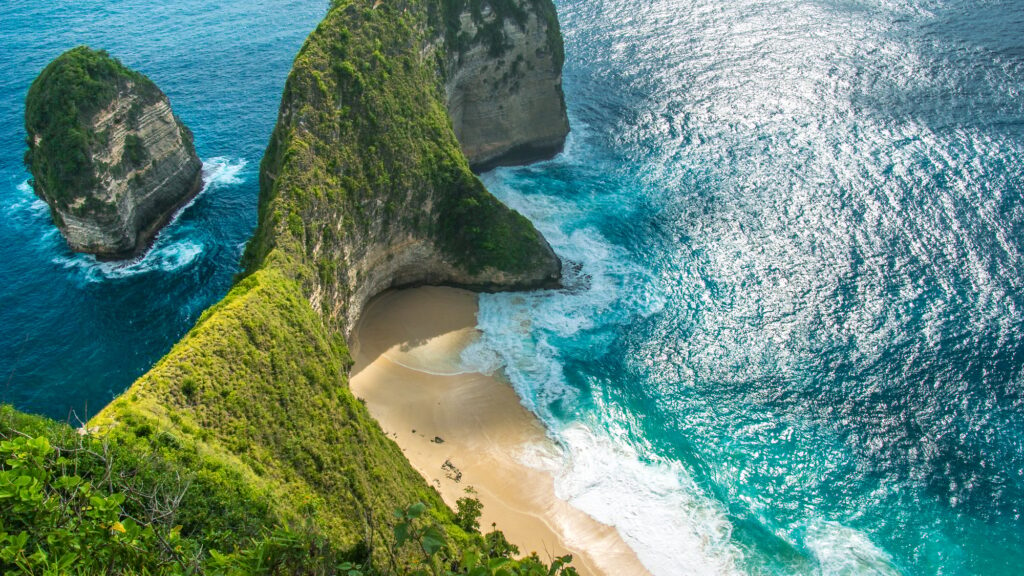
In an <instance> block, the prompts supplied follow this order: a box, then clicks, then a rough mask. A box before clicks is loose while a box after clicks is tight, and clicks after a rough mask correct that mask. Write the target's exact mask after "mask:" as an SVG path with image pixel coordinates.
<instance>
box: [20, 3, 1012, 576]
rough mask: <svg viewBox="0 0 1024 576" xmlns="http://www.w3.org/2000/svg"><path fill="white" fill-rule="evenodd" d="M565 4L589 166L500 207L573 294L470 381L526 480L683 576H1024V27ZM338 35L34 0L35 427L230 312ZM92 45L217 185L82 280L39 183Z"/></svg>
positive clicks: (547, 176)
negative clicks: (242, 257)
mask: <svg viewBox="0 0 1024 576" xmlns="http://www.w3.org/2000/svg"><path fill="white" fill-rule="evenodd" d="M556 4H557V6H558V9H559V13H560V17H561V20H562V24H563V33H564V35H565V38H566V53H567V62H566V69H565V90H566V96H567V100H568V105H569V114H570V120H571V122H572V126H573V132H572V134H571V135H570V138H569V141H568V143H567V147H566V150H565V153H564V154H562V155H560V156H559V157H557V158H556V159H554V160H552V161H550V162H545V163H541V164H537V165H534V166H530V167H525V168H511V169H500V170H497V171H494V172H491V173H488V174H486V175H484V180H485V182H486V183H487V184H488V185H489V186H490V187H491V189H492V190H493V191H494V192H495V193H496V194H498V195H499V196H500V197H501V198H503V199H504V200H505V201H507V202H508V203H510V204H511V205H513V206H514V207H516V208H517V209H519V210H520V211H522V212H523V213H525V214H527V215H528V216H530V217H531V219H533V220H534V222H536V223H537V225H538V227H539V228H540V229H541V230H542V231H543V232H544V233H545V234H546V235H547V237H548V238H549V240H550V241H551V242H552V244H553V245H554V247H555V249H556V251H557V252H559V254H560V255H562V257H563V258H564V259H565V260H566V262H567V266H566V270H567V279H566V284H567V288H566V289H565V290H560V291H547V292H538V293H530V294H497V295H484V296H482V297H481V311H480V317H479V322H480V327H481V329H482V330H483V338H482V340H481V341H480V342H479V343H478V344H477V345H475V346H473V347H472V348H471V349H469V350H468V351H467V353H466V354H467V357H466V360H467V362H471V363H472V365H474V366H490V367H492V368H497V367H501V368H503V369H504V372H505V373H506V374H507V375H508V377H509V379H510V380H511V381H512V383H513V384H514V385H515V387H516V389H517V390H518V392H519V393H520V395H521V397H522V399H523V402H524V404H526V405H527V406H528V407H530V408H531V409H533V410H534V411H535V412H536V413H537V414H538V415H539V416H540V417H541V418H542V419H543V420H544V421H545V422H546V424H547V425H548V427H549V429H550V431H551V435H552V437H553V438H554V439H555V440H556V441H557V442H558V444H559V445H560V447H561V452H560V453H558V454H550V453H547V452H545V451H543V450H537V451H536V453H527V454H524V455H523V458H524V459H525V460H526V461H528V462H530V463H532V464H534V465H536V466H538V467H543V468H546V469H548V470H551V471H552V472H553V473H554V474H555V476H556V488H557V490H558V492H559V494H560V495H562V496H563V497H565V498H567V499H569V500H570V501H571V502H572V503H573V504H575V505H576V506H578V507H580V508H582V509H584V510H586V511H587V512H589V513H590V514H592V515H594V516H595V517H597V518H598V519H601V520H603V521H605V522H608V523H611V524H614V525H616V526H617V527H618V528H619V530H620V532H621V533H622V534H623V535H624V537H625V538H626V540H627V542H629V543H630V544H631V545H632V546H633V547H634V548H635V549H636V550H637V553H638V554H639V556H640V558H641V559H642V560H643V561H644V563H645V564H646V565H647V566H648V567H649V568H650V569H651V570H652V571H653V572H654V573H655V574H657V575H659V576H670V575H677V574H723V573H753V574H890V573H903V574H922V575H924V574H979V575H981V574H986V575H988V574H991V575H1002V574H1019V573H1022V572H1024V519H1022V517H1021V514H1022V513H1024V274H1022V273H1024V0H996V1H992V2H984V1H982V2H977V1H975V2H968V1H966V0H955V1H954V0H946V1H911V0H876V1H859V2H851V1H837V0H831V1H816V2H804V1H799V2H798V1H796V0H773V1H768V0H735V1H732V2H723V1H722V0H694V1H692V2H679V1H677V0H649V1H641V2H627V1H625V0H587V1H583V0H572V1H570V0H560V1H557V2H556ZM325 8H326V2H321V1H318V2H298V1H288V0H274V1H271V0H263V1H259V2H239V1H233V2H226V1H220V2H198V1H194V0H183V1H180V2H175V3H162V2H155V1H153V0H131V1H124V2H99V1H85V2H45V3H44V2H37V1H31V2H30V1H26V0H13V1H12V0H7V1H5V2H4V3H3V4H2V5H0V23H2V25H0V128H2V129H0V205H2V206H3V208H4V210H3V215H2V217H0V245H2V246H4V247H5V255H4V257H3V258H0V297H2V302H3V306H2V307H0V330H2V332H0V334H2V338H3V342H2V344H0V371H2V372H0V378H3V383H4V386H3V387H2V388H0V393H2V398H0V399H2V400H4V401H7V402H13V403H14V404H15V405H17V406H18V407H20V408H23V409H26V410H30V411H35V412H42V413H45V414H49V415H51V416H54V417H58V418H66V417H67V414H68V411H69V410H70V409H74V410H75V411H76V412H77V413H79V414H84V413H86V412H88V413H94V412H95V411H96V409H98V408H99V407H101V406H102V405H104V404H105V403H106V402H108V401H109V400H110V398H112V397H113V396H115V395H116V394H118V393H120V392H121V391H123V390H124V389H125V388H126V387H127V386H128V385H130V383H131V382H132V381H133V380H134V379H135V378H136V377H137V376H138V375H140V374H141V373H143V372H145V370H146V369H147V368H148V367H149V366H151V365H152V363H153V362H155V361H156V360H157V359H158V358H159V357H160V356H161V355H162V354H164V353H165V352H166V351H167V350H168V349H169V348H170V347H171V346H172V345H173V344H174V342H175V341H176V340H177V339H178V338H179V337H180V336H181V335H182V334H183V333H184V332H185V331H186V330H188V328H189V327H190V326H191V324H192V323H193V322H194V321H195V319H196V318H197V317H198V315H199V313H200V312H201V311H202V310H203V309H204V308H206V307H207V306H209V305H210V304H212V303H213V302H215V301H216V300H217V299H218V298H219V297H220V296H221V295H223V294H224V293H225V292H226V290H227V288H228V286H229V285H230V281H231V277H232V274H234V273H235V272H236V271H237V261H238V257H239V254H240V251H241V248H242V246H243V245H244V242H245V241H246V240H247V238H248V236H249V234H250V232H251V230H252V228H253V226H254V224H255V216H256V211H255V206H256V195H257V184H256V174H257V169H258V164H259V159H260V156H261V154H262V151H263V148H264V147H265V145H266V142H267V138H268V136H269V133H270V130H271V128H272V127H273V123H274V120H275V117H276V110H277V105H278V100H279V97H280V93H281V89H282V87H283V83H284V79H285V77H286V75H287V71H288V69H289V67H290V62H291V59H292V58H293V56H294V54H295V53H296V52H297V50H298V48H299V46H300V44H301V42H302V39H303V38H304V37H305V35H306V34H307V33H308V32H309V31H310V30H312V28H313V27H314V26H315V24H316V22H317V20H318V19H319V18H320V17H321V16H322V14H323V11H324V10H325ZM79 43H88V44H90V45H92V46H93V47H96V48H106V49H108V50H110V51H111V53H113V54H114V55H116V56H118V57H120V58H121V59H122V60H123V61H124V62H125V63H126V64H128V65H129V66H132V67H134V68H137V69H139V70H141V71H143V72H145V73H146V74H148V75H149V76H150V77H151V78H153V80H155V81H156V82H157V83H158V84H159V85H160V86H161V87H162V88H163V89H164V90H165V91H166V92H167V93H168V95H169V96H170V98H171V102H172V105H173V106H174V108H175V110H176V112H177V113H178V114H179V115H180V116H181V117H182V119H183V120H184V121H185V122H186V123H187V124H188V125H189V126H190V127H191V128H192V129H193V131H194V132H195V134H196V141H197V146H198V149H199V153H200V156H201V157H202V158H203V159H204V161H205V162H206V170H207V174H208V181H209V185H208V187H207V190H206V191H205V192H204V193H203V194H202V195H201V196H200V197H199V198H198V200H197V201H196V202H195V203H194V204H193V205H192V206H191V207H189V208H188V209H186V210H185V211H184V212H183V213H182V214H181V216H180V217H179V218H178V220H177V221H176V222H175V224H173V225H172V226H171V227H169V228H168V229H167V230H166V231H165V232H164V234H163V235H161V237H160V239H159V240H158V241H157V243H156V246H155V247H154V249H153V250H152V251H151V252H150V253H149V254H148V255H147V256H146V257H145V258H143V259H142V260H141V261H138V262H135V263H132V264H130V265H127V266H115V265H112V264H101V263H97V262H95V261H94V260H92V259H90V258H88V257H83V256H75V255H73V254H71V253H70V252H68V251H67V249H66V248H65V247H64V245H63V243H62V240H61V238H60V236H59V235H58V234H57V233H56V231H55V230H54V228H53V226H52V224H50V223H49V221H48V216H47V214H46V209H45V206H44V205H42V204H41V203H40V202H39V201H37V200H35V198H34V197H33V196H32V193H31V190H30V189H29V188H28V186H27V184H26V180H27V178H28V174H27V173H26V172H25V170H24V168H23V167H22V166H21V155H22V152H23V150H24V146H23V138H24V134H23V129H22V114H23V100H24V94H25V92H26V90H27V88H28V86H29V83H30V82H31V80H32V78H33V77H34V76H35V74H37V73H38V71H39V70H40V69H41V68H42V67H43V66H44V65H45V64H46V62H48V61H49V60H50V59H52V58H53V57H54V56H56V55H57V54H59V53H60V52H61V51H63V50H64V49H66V48H69V47H71V46H73V45H76V44H79ZM86 406H88V409H86Z"/></svg>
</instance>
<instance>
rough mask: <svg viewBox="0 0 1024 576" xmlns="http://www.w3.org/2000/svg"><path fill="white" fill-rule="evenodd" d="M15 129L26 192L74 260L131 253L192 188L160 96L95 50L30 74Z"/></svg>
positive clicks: (194, 167)
mask: <svg viewBox="0 0 1024 576" xmlns="http://www.w3.org/2000/svg"><path fill="white" fill-rule="evenodd" d="M25 129H26V132H27V144H28V152H27V153H26V155H25V162H26V165H27V166H28V167H29V169H30V171H31V172H32V185H33V187H34V189H35V192H36V194H37V195H38V196H39V197H40V198H42V199H43V200H44V201H46V203H47V204H48V205H49V206H50V214H51V216H52V217H53V221H54V223H55V224H56V225H57V227H58V229H60V232H61V234H63V236H64V238H65V240H67V243H68V246H70V248H71V249H72V250H74V251H76V252H86V253H90V254H95V255H97V256H98V257H101V258H106V259H117V258H126V257H131V256H134V255H136V254H138V253H139V252H141V251H142V250H144V249H145V248H146V247H147V245H148V243H149V242H150V240H151V239H152V238H153V236H154V235H155V234H156V233H157V232H158V231H159V230H160V228H161V227H162V226H163V225H164V224H166V223H167V222H168V220H170V218H171V217H172V216H173V215H174V213H175V212H176V211H177V210H178V209H179V208H180V207H181V206H183V205H184V204H185V203H187V202H188V201H189V200H191V199H192V198H193V197H194V196H195V195H196V194H197V193H198V192H199V190H200V188H201V186H202V162H200V160H199V157H198V156H196V152H195V146H194V145H193V140H192V133H191V132H190V131H189V129H188V128H187V127H186V126H185V125H184V124H183V123H182V122H181V120H180V119H178V117H177V116H175V115H174V113H173V112H172V111H171V106H170V102H168V99H167V96H166V95H165V94H164V93H163V92H162V91H160V89H159V88H158V87H157V86H156V85H155V84H154V83H153V82H152V81H151V80H149V79H148V78H147V77H146V76H144V75H142V74H140V73H138V72H135V71H132V70H130V69H128V68H126V67H125V66H124V65H122V64H121V63H120V62H119V61H117V60H116V59H114V58H112V57H110V56H109V55H108V54H107V53H106V52H103V51H94V50H91V49H89V48H87V47H85V46H80V47H77V48H73V49H71V50H69V51H67V52H65V53H64V54H62V55H61V56H59V57H57V58H56V59H55V60H54V61H53V62H51V63H50V64H49V65H48V66H47V67H46V68H45V69H44V70H43V71H42V73H40V75H39V77H38V78H37V79H36V80H35V82H33V84H32V87H31V88H30V89H29V92H28V97H27V98H26V102H25Z"/></svg>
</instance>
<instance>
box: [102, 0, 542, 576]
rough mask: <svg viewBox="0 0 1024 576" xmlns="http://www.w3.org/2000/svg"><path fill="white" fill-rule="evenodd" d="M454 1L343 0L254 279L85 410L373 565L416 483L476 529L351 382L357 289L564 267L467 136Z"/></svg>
mask: <svg viewBox="0 0 1024 576" xmlns="http://www.w3.org/2000/svg"><path fill="white" fill-rule="evenodd" d="M542 3H543V4H545V5H546V6H548V8H550V9H551V10H553V8H552V7H551V6H550V2H547V1H546V0H545V2H542ZM446 4H447V3H446ZM445 9H446V8H445V6H444V5H441V4H440V3H438V2H437V1H436V0H426V1H408V2H395V3H385V2H383V1H377V2H370V1H344V2H338V3H336V4H335V5H334V6H333V7H332V8H331V10H330V12H329V13H328V15H327V16H326V18H325V19H324V21H323V22H322V23H321V24H320V25H319V26H318V28H317V29H316V31H314V32H313V33H312V34H311V35H310V37H309V39H308V40H307V42H306V44H305V45H304V46H303V48H302V50H301V52H300V53H299V55H298V56H297V58H296V60H295V65H294V68H293V70H292V73H291V75H290V76H289V79H288V81H287V84H286V87H285V90H284V97H283V100H282V104H281V110H280V114H279V119H278V124H277V127H276V128H275V130H274V133H273V136H272V138H271V142H270V144H269V146H268V149H267V153H266V156H265V158H264V161H263V165H262V171H261V192H260V214H259V225H258V228H257V230H256V233H255V235H254V237H253V239H252V241H251V242H250V243H249V245H248V247H247V250H246V255H245V259H244V262H245V265H246V273H245V277H244V279H243V280H241V281H240V282H239V283H238V285H236V286H235V288H233V289H232V290H231V292H230V293H229V294H228V296H227V297H226V298H225V299H224V300H223V301H222V302H221V303H219V304H218V305H216V306H214V307H213V308H211V309H210V310H209V311H208V312H206V313H205V314H204V315H203V317H202V318H201V319H200V321H199V322H198V323H197V325H196V327H195V328H193V330H192V331H191V332H190V333H189V334H188V335H187V336H186V337H185V338H184V339H183V340H182V342H181V343H179V344H178V345H177V346H175V348H174V349H173V350H172V351H171V352H170V353H169V354H168V355H167V356H166V357H165V358H164V359H163V360H161V361H160V362H159V363H158V364H157V365H156V366H155V367H154V368H153V369H152V370H151V371H150V372H149V373H148V374H146V375H145V376H143V377H142V378H141V379H140V380H139V381H138V382H136V383H135V384H134V385H133V386H132V388H131V389H129V390H128V391H127V392H126V393H125V394H124V395H123V396H121V397H120V398H118V399H117V400H115V401H114V402H113V403H112V404H111V405H110V406H108V407H107V408H106V409H105V410H103V412H102V413H100V414H99V415H98V416H97V417H96V418H94V419H93V420H92V421H91V422H90V426H91V427H92V428H94V429H95V430H96V431H98V432H99V433H100V434H102V435H104V437H106V438H108V439H110V440H111V441H112V442H115V443H118V444H119V445H128V446H136V447H138V449H139V450H152V449H160V450H161V453H162V454H165V455H166V457H167V458H170V459H175V458H178V456H176V454H177V453H176V452H175V451H174V450H170V449H166V448H165V447H163V444H161V442H171V444H173V445H176V446H184V447H188V450H186V451H184V452H182V453H183V454H187V455H188V456H187V457H186V456H182V457H181V458H178V460H176V461H179V462H180V463H181V465H182V467H183V468H184V469H188V470H193V471H194V474H195V475H196V477H197V478H199V479H206V480H207V481H206V482H205V483H204V484H203V487H204V490H205V491H206V493H205V494H203V495H201V496H202V499H203V501H206V500H210V499H214V500H216V497H215V496H210V495H211V494H214V495H216V494H219V493H224V494H225V495H226V496H225V501H228V502H243V504H244V506H243V505H241V504H240V505H232V509H242V510H247V509H254V508H255V509H258V510H261V512H260V515H259V516H256V518H261V517H262V518H268V519H269V520H268V521H273V522H284V523H288V524H292V525H294V524H297V523H302V522H306V523H309V525H311V526H313V527H314V528H315V530H316V531H317V533H318V534H321V535H322V536H323V537H324V538H325V539H326V541H327V543H328V545H329V546H330V547H331V548H332V549H335V550H339V551H342V552H344V555H349V556H363V555H365V556H366V557H367V558H371V559H373V560H374V561H375V562H376V563H377V564H378V566H380V565H383V563H384V562H386V561H390V560H391V559H392V558H393V556H391V550H392V546H393V544H394V542H395V537H394V533H393V531H392V525H393V523H394V522H395V519H394V517H393V516H392V512H393V511H394V510H395V509H397V508H404V507H406V506H409V505H410V504H412V503H413V502H416V501H421V502H424V503H426V504H427V505H428V508H429V509H430V512H429V514H430V516H431V518H432V519H433V521H434V522H437V523H440V525H442V526H443V527H444V529H445V531H446V533H447V539H448V542H449V544H450V545H451V546H452V550H453V551H452V554H456V556H453V557H457V550H458V549H459V548H461V547H462V546H463V545H464V544H465V543H466V542H467V541H468V539H469V537H468V536H467V535H466V534H465V533H464V532H463V531H462V530H461V529H459V528H458V527H456V526H455V525H454V524H452V523H451V519H452V516H451V512H450V511H449V510H448V509H447V508H446V507H445V506H444V504H443V503H442V502H441V500H440V498H439V497H438V495H437V493H436V492H435V491H434V490H433V489H432V488H430V487H429V486H428V485H427V484H426V483H425V482H424V481H423V479H422V478H421V477H420V476H419V475H418V474H417V473H416V472H415V471H414V470H413V469H412V468H411V466H410V465H409V463H408V461H406V460H405V458H404V457H403V456H402V454H401V452H400V450H399V449H398V448H397V446H396V445H395V444H394V443H393V442H391V441H390V440H388V439H387V438H386V437H385V436H384V434H383V433H382V431H381V430H380V427H379V426H378V425H377V424H376V423H375V422H374V421H373V420H372V419H371V418H370V417H369V415H368V413H367V412H366V410H365V408H364V407H363V406H362V404H361V403H359V402H358V401H357V400H356V399H355V398H354V397H353V396H352V394H351V392H350V391H349V390H348V387H347V371H348V369H349V362H350V361H349V357H348V353H347V349H346V345H345V338H346V336H347V335H348V333H349V332H350V330H351V329H352V327H353V326H354V325H355V322H356V320H357V319H358V316H359V313H360V311H361V309H362V307H363V306H364V304H365V303H366V302H367V301H368V300H369V299H370V298H371V297H372V296H374V295H375V294H377V293H379V292H380V291H383V290H386V289H388V288H391V287H396V286H404V285H413V284H422V283H435V284H456V285H460V286H467V287H471V288H477V289H486V290H492V289H493V290H496V289H525V288H535V287H542V286H553V285H556V284H557V282H558V279H559V273H560V264H559V261H558V259H557V257H556V256H555V255H554V253H553V252H552V251H551V249H550V247H549V246H548V244H547V243H546V242H545V241H544V239H543V238H542V237H541V235H540V234H539V233H538V232H537V231H536V229H534V227H533V226H532V225H531V224H530V222H529V221H527V220H526V219H525V218H524V217H523V216H521V215H519V214H518V213H516V212H514V211H512V210H510V209H509V208H507V207H506V206H504V205H503V204H501V203H500V202H499V201H498V200H496V199H495V198H494V197H493V196H492V195H491V194H490V193H488V192H487V190H486V189H485V188H484V187H483V185H482V184H481V183H480V181H479V180H478V179H477V178H476V177H475V176H473V174H472V172H470V169H469V164H468V162H467V160H466V158H465V157H464V156H463V154H462V152H461V151H460V148H459V144H458V142H457V140H456V138H455V134H454V132H453V130H452V125H451V122H450V121H449V119H448V116H447V112H446V107H445V92H444V88H443V82H444V74H445V66H446V63H447V62H448V61H449V54H448V52H447V47H446V43H445V41H444V29H443V23H444V22H445V21H446V18H447V14H446V13H445ZM510 17H511V16H510ZM169 438H170V439H173V440H167V439H169ZM228 477H230V478H232V479H234V481H235V482H236V483H235V484H231V483H228V482H226V481H224V480H222V479H224V478H228ZM239 493H241V495H239ZM192 497H195V496H193V495H192V493H191V492H190V493H189V494H187V495H186V497H185V500H184V501H183V505H184V506H185V507H186V508H188V509H194V508H195V507H194V506H193V505H192V504H190V501H189V500H188V499H189V498H192ZM200 508H201V507H200ZM229 512H230V511H229V510H221V511H213V512H211V513H210V516H211V517H212V519H211V518H207V519H206V520H203V519H199V518H197V519H196V520H195V521H193V522H189V523H187V524H186V525H185V528H184V531H185V532H186V533H188V532H190V531H191V532H193V533H194V532H201V531H203V530H205V529H206V528H205V525H204V523H203V522H204V521H214V522H216V525H217V526H222V527H224V529H225V530H226V531H227V532H228V533H231V534H234V533H235V532H234V531H237V533H238V534H247V533H251V531H252V527H251V524H250V525H246V523H245V522H244V521H243V520H242V519H241V518H240V516H239V515H238V514H231V513H229Z"/></svg>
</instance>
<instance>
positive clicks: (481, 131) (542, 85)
mask: <svg viewBox="0 0 1024 576" xmlns="http://www.w3.org/2000/svg"><path fill="white" fill-rule="evenodd" d="M449 4H451V3H449ZM449 10H450V12H449V14H448V18H449V20H448V23H447V30H446V35H445V42H446V44H447V46H448V54H447V55H448V60H447V63H446V69H445V72H446V79H445V94H446V97H447V105H448V113H449V115H450V116H451V119H452V127H453V128H454V130H455V135H456V136H457V137H458V139H459V143H460V144H461V146H462V151H463V152H464V153H465V155H466V157H467V158H468V159H469V163H470V165H471V166H472V167H473V169H474V170H487V169H489V168H492V167H494V166H499V165H515V164H523V163H527V162H532V161H536V160H544V159H547V158H550V157H551V156H554V155H555V154H557V153H558V152H561V150H562V146H563V144H564V143H565V137H566V134H568V133H569V120H568V118H567V117H566V110H565V96H564V95H563V93H562V62H563V59H564V56H563V54H564V52H563V46H562V35H561V33H560V32H559V27H558V18H557V16H556V14H555V11H554V7H553V6H552V5H551V3H550V2H549V1H532V0H462V1H457V2H455V3H454V6H452V7H451V8H449Z"/></svg>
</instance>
